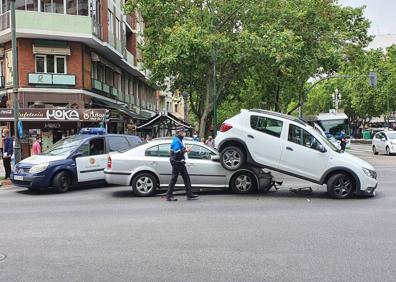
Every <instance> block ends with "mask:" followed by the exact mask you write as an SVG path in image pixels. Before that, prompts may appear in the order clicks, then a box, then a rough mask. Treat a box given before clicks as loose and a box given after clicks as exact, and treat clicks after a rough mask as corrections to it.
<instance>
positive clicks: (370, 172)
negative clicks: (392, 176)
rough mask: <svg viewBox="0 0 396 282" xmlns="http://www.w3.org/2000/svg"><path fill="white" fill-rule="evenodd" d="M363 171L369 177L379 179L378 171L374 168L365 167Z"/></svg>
mask: <svg viewBox="0 0 396 282" xmlns="http://www.w3.org/2000/svg"><path fill="white" fill-rule="evenodd" d="M363 171H364V173H365V174H366V175H367V176H368V177H371V178H374V179H377V173H376V172H375V171H374V170H371V169H368V168H363Z"/></svg>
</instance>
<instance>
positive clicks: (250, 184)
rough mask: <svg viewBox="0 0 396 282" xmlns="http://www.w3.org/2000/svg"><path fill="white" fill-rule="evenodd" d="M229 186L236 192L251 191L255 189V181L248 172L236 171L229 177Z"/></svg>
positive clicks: (246, 192)
mask: <svg viewBox="0 0 396 282" xmlns="http://www.w3.org/2000/svg"><path fill="white" fill-rule="evenodd" d="M230 188H231V190H232V191H233V192H234V193H236V194H249V193H253V192H254V191H256V189H257V181H256V178H255V177H254V176H253V175H252V174H251V173H249V172H245V171H242V172H237V173H235V175H233V176H232V178H231V182H230Z"/></svg>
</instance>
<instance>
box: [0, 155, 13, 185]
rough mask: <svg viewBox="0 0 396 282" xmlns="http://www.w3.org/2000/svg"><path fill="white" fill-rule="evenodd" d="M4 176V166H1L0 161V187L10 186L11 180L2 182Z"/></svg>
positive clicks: (0, 162) (1, 161)
mask: <svg viewBox="0 0 396 282" xmlns="http://www.w3.org/2000/svg"><path fill="white" fill-rule="evenodd" d="M4 176H5V171H4V166H3V159H0V179H1V180H0V187H3V188H4V187H7V186H11V185H12V182H11V180H3V179H4Z"/></svg>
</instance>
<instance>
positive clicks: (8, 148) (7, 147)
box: [3, 128, 14, 179]
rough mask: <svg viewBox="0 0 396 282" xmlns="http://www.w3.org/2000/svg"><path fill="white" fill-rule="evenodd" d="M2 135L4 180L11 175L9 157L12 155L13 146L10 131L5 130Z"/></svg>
mask: <svg viewBox="0 0 396 282" xmlns="http://www.w3.org/2000/svg"><path fill="white" fill-rule="evenodd" d="M3 133H4V148H3V150H4V153H3V165H4V170H5V177H4V178H5V179H10V175H11V156H12V155H13V154H14V146H13V142H14V140H12V137H11V136H10V131H9V130H8V129H7V128H6V129H4V130H3Z"/></svg>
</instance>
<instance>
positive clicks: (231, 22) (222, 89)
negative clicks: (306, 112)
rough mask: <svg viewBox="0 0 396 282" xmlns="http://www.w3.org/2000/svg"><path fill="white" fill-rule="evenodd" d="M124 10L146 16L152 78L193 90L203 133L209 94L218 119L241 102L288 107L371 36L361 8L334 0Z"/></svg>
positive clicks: (202, 0)
mask: <svg viewBox="0 0 396 282" xmlns="http://www.w3.org/2000/svg"><path fill="white" fill-rule="evenodd" d="M126 9H127V10H129V11H133V10H134V9H138V10H139V11H140V12H141V14H142V16H143V18H144V21H145V24H146V27H145V31H144V37H145V41H144V45H143V46H140V48H141V50H142V51H143V56H144V63H145V66H147V68H149V69H150V70H151V71H152V73H153V77H152V81H154V82H155V83H156V84H157V85H158V86H160V87H162V86H164V85H163V82H164V81H165V79H166V78H167V77H170V78H171V87H172V89H180V90H182V91H188V92H190V93H191V99H190V102H191V105H190V106H191V110H192V111H193V113H194V114H195V115H196V116H197V120H198V121H199V124H200V131H201V132H202V133H204V131H205V130H206V129H207V128H208V126H209V125H210V124H211V118H212V116H213V111H212V106H213V102H214V101H215V100H214V97H216V98H215V99H216V102H217V104H218V105H219V110H218V113H219V121H220V122H221V121H222V120H224V119H225V118H227V117H229V116H231V115H233V114H235V113H236V112H239V110H240V109H241V108H243V107H246V108H251V107H262V108H267V109H273V110H277V111H283V112H286V111H287V110H288V109H290V106H291V105H294V104H296V103H297V102H298V101H299V100H302V99H303V98H304V93H305V85H306V82H307V80H308V79H309V78H310V77H313V76H316V75H320V74H328V73H333V72H335V71H337V70H338V69H339V67H340V65H341V64H342V62H344V61H349V60H353V59H354V57H355V56H357V55H358V54H359V53H360V52H361V50H362V48H363V47H365V46H366V45H367V44H368V42H369V40H370V38H369V37H368V36H367V29H368V27H369V23H368V21H367V20H366V19H365V18H364V17H363V9H361V8H358V9H353V8H349V7H342V6H340V5H338V3H337V1H336V0H250V1H246V0H198V1H197V0H194V1H192V0H129V1H128V2H127V4H126ZM214 63H215V66H216V85H214V84H213V83H212V82H213V81H214V79H213V78H214V77H213V65H214ZM214 86H215V87H216V90H217V91H216V93H215V95H213V89H214ZM323 107H324V105H323Z"/></svg>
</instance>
